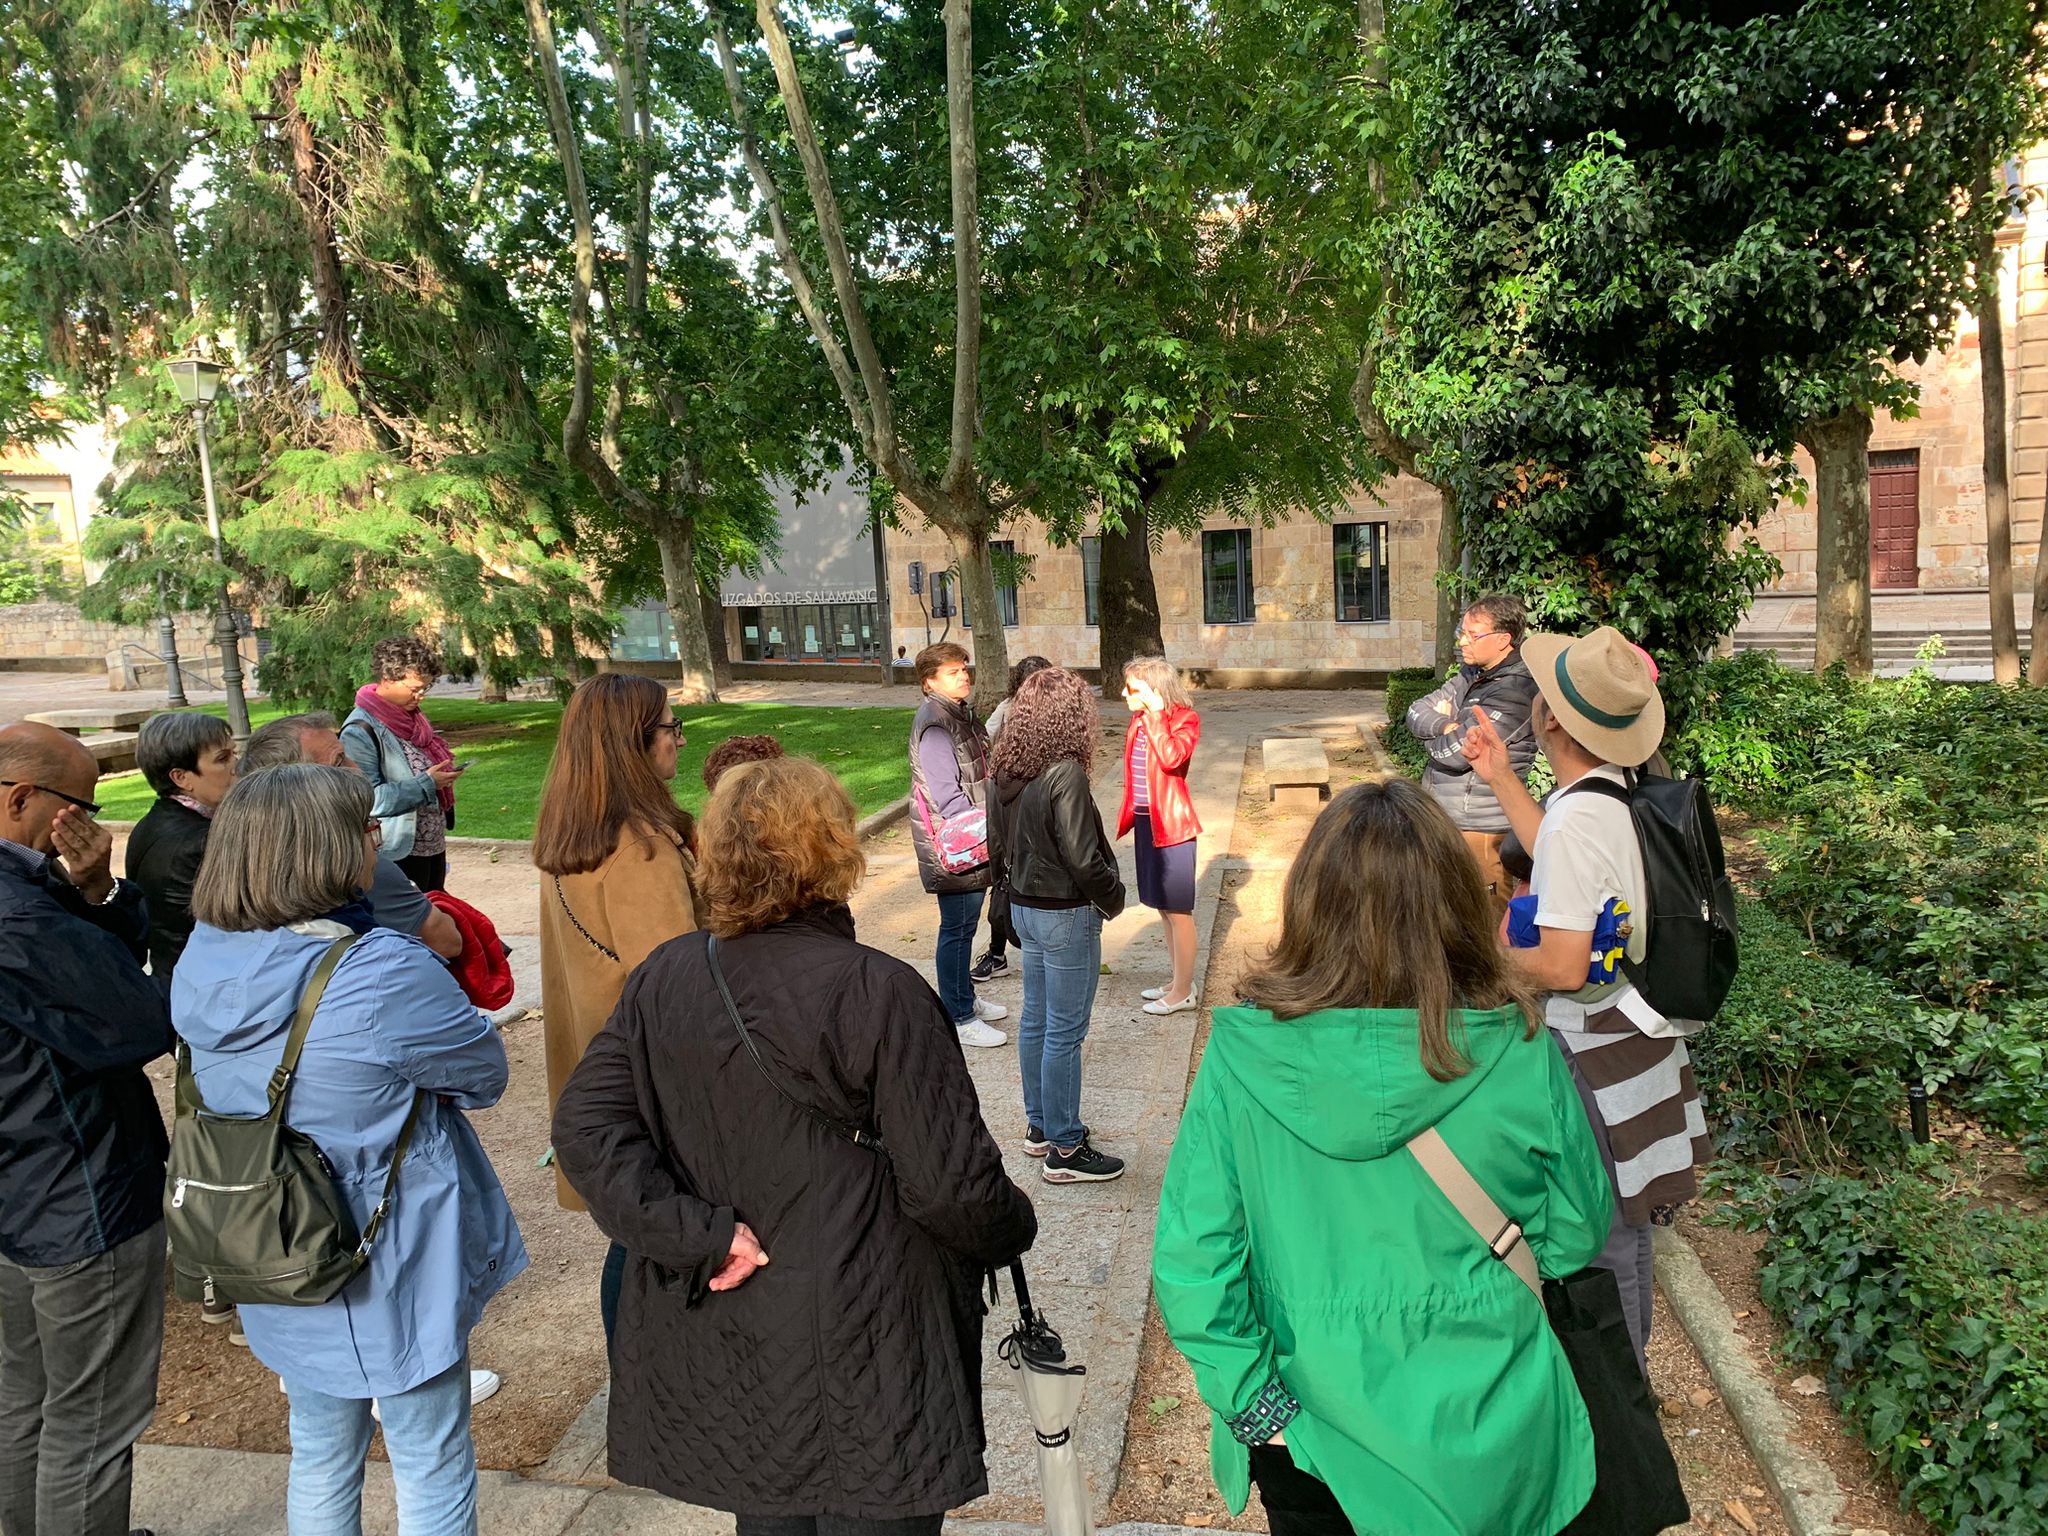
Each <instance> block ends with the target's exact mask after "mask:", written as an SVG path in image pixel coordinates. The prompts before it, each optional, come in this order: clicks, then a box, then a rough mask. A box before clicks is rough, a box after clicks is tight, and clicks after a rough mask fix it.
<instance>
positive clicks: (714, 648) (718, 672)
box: [697, 587, 732, 688]
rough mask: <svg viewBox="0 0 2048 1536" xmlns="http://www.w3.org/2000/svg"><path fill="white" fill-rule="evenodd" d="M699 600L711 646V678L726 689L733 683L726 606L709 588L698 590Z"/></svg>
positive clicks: (705, 634)
mask: <svg viewBox="0 0 2048 1536" xmlns="http://www.w3.org/2000/svg"><path fill="white" fill-rule="evenodd" d="M697 600H698V606H699V607H701V608H702V609H703V610H704V637H705V639H706V640H708V641H709V642H710V645H711V678H712V681H713V682H715V683H717V684H718V686H719V687H721V688H724V687H726V686H728V685H729V684H730V683H731V682H732V649H731V647H730V646H728V645H727V644H726V643H725V606H724V605H723V604H722V603H720V602H719V600H718V594H717V593H716V592H714V591H712V590H711V589H710V588H709V587H701V588H699V589H698V592H697Z"/></svg>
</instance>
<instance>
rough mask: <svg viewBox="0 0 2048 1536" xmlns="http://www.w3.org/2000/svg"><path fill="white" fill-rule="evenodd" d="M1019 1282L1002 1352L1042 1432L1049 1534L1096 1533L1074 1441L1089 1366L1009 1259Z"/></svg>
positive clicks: (1033, 1422) (1040, 1459)
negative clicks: (1077, 1358)
mask: <svg viewBox="0 0 2048 1536" xmlns="http://www.w3.org/2000/svg"><path fill="white" fill-rule="evenodd" d="M1010 1280H1011V1283H1012V1284H1013V1285H1015V1286H1016V1288H1017V1326H1016V1327H1014V1328H1012V1329H1011V1330H1010V1331H1009V1333H1008V1334H1007V1335H1006V1336H1005V1337H1004V1339H1003V1342H1002V1348H1001V1354H1002V1357H1003V1359H1004V1361H1006V1362H1007V1363H1008V1365H1009V1367H1010V1370H1011V1371H1012V1372H1013V1376H1012V1379H1013V1380H1014V1381H1015V1382H1016V1383H1017V1395H1018V1396H1019V1397H1021V1398H1023V1399H1024V1411H1025V1412H1026V1413H1027V1414H1029V1415H1030V1418H1031V1427H1032V1429H1033V1430H1034V1431H1035V1432H1036V1434H1037V1436H1038V1486H1039V1489H1040V1491H1041V1492H1042V1493H1043V1495H1044V1497H1045V1532H1046V1536H1094V1532H1095V1519H1094V1515H1093V1514H1092V1513H1091V1511H1090V1508H1089V1499H1088V1476H1087V1474H1086V1473H1085V1472H1083V1471H1082V1470H1081V1456H1080V1452H1079V1451H1077V1450H1076V1449H1075V1447H1074V1420H1075V1418H1076V1417H1077V1416H1078V1414H1079V1411H1080V1407H1081V1388H1082V1385H1083V1384H1084V1383H1085V1381H1086V1379H1087V1375H1088V1367H1087V1366H1085V1365H1075V1364H1074V1363H1073V1362H1072V1361H1070V1360H1068V1359H1067V1351H1066V1348H1065V1346H1064V1345H1062V1344H1061V1343H1060V1336H1059V1335H1058V1334H1057V1333H1055V1332H1054V1331H1053V1328H1052V1325H1051V1324H1050V1323H1048V1322H1046V1320H1045V1319H1044V1318H1043V1317H1041V1316H1039V1314H1038V1312H1037V1311H1036V1310H1035V1309H1034V1308H1033V1307H1032V1305H1031V1291H1030V1288H1029V1287H1028V1286H1027V1285H1026V1284H1025V1282H1024V1266H1023V1264H1022V1263H1021V1262H1020V1261H1017V1260H1012V1261H1011V1263H1010Z"/></svg>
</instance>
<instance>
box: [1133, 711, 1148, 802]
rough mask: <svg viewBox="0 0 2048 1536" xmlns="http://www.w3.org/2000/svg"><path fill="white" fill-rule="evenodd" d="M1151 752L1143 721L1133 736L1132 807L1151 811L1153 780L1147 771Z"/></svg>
mask: <svg viewBox="0 0 2048 1536" xmlns="http://www.w3.org/2000/svg"><path fill="white" fill-rule="evenodd" d="M1150 760H1151V752H1150V749H1149V747H1148V744H1147V743H1146V740H1145V727H1144V725H1143V723H1142V722H1141V723H1140V724H1139V726H1138V734H1137V735H1135V736H1133V737H1132V738H1131V765H1130V774H1131V809H1132V810H1134V811H1146V812H1150V810H1151V808H1152V780H1151V777H1150V776H1149V775H1148V774H1147V772H1146V764H1147V763H1148V762H1149V761H1150Z"/></svg>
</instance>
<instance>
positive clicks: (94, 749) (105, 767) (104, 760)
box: [78, 731, 137, 773]
mask: <svg viewBox="0 0 2048 1536" xmlns="http://www.w3.org/2000/svg"><path fill="white" fill-rule="evenodd" d="M136 734H137V733H136V732H134V731H96V732H94V733H93V734H92V735H90V736H81V737H79V738H78V744H79V745H80V746H82V747H84V748H85V750H86V751H88V752H90V753H91V754H92V755H93V757H94V759H95V760H96V761H97V762H98V763H99V765H100V772H101V773H126V772H127V771H128V770H129V769H131V768H133V767H134V766H135V738H136Z"/></svg>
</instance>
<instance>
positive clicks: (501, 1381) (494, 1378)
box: [277, 1371, 505, 1424]
mask: <svg viewBox="0 0 2048 1536" xmlns="http://www.w3.org/2000/svg"><path fill="white" fill-rule="evenodd" d="M503 1385H505V1378H504V1377H502V1376H500V1375H499V1374H498V1373H497V1372H496V1371H471V1372H470V1373H469V1406H470V1407H472V1408H474V1407H475V1406H476V1405H477V1404H478V1403H480V1402H482V1401H483V1400H484V1399H485V1398H487V1397H496V1396H497V1395H498V1388H500V1387H502V1386H503ZM277 1389H278V1391H280V1392H282V1391H284V1389H285V1387H284V1382H283V1381H282V1380H280V1381H279V1382H278V1384H277ZM370 1417H371V1418H373V1419H375V1420H376V1421H377V1422H378V1423H379V1424H382V1423H383V1422H384V1415H383V1414H382V1413H381V1412H379V1411H378V1408H377V1405H376V1404H375V1403H374V1402H373V1403H371V1404H370Z"/></svg>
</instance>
